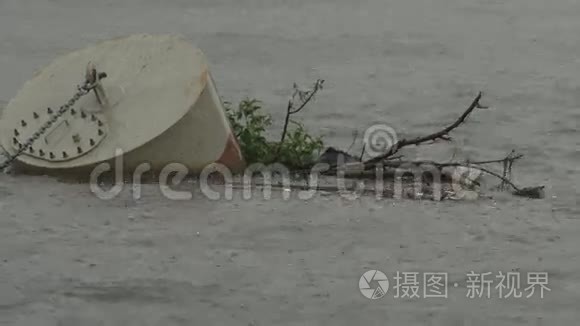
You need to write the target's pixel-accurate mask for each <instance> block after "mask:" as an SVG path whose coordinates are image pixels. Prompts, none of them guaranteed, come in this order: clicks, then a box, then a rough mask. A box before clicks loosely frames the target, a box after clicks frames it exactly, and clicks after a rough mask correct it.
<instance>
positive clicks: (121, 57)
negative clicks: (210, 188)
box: [0, 35, 209, 168]
mask: <svg viewBox="0 0 580 326" xmlns="http://www.w3.org/2000/svg"><path fill="white" fill-rule="evenodd" d="M89 63H92V64H94V66H95V67H96V68H97V69H98V71H100V72H104V73H106V75H107V77H106V78H105V79H103V80H102V89H103V90H104V93H105V94H106V97H107V100H108V103H107V105H104V104H103V103H102V101H100V100H99V98H98V97H97V96H96V94H95V93H94V92H90V93H89V94H87V95H85V96H83V97H82V98H80V99H79V100H78V102H77V103H76V104H75V105H74V106H73V108H72V109H71V110H69V111H70V112H67V113H65V114H64V115H63V116H62V117H61V118H60V119H59V120H58V121H56V122H55V123H54V125H52V126H51V128H49V129H48V130H46V132H45V133H44V134H43V135H42V136H41V137H40V138H39V139H37V140H36V141H35V142H34V144H33V145H32V149H31V150H29V151H26V152H25V153H24V154H23V155H21V156H19V158H18V160H20V161H23V162H24V163H27V164H31V165H34V166H40V167H50V168H69V167H77V166H85V165H90V164H93V163H98V162H102V161H106V160H109V159H112V158H114V156H115V155H116V150H117V149H121V150H122V151H123V152H125V153H127V152H130V151H132V150H134V149H136V148H138V147H140V146H143V145H144V144H146V143H147V142H149V141H151V140H152V139H153V138H155V137H157V136H159V135H161V134H162V133H163V132H165V131H166V130H168V129H169V128H171V127H172V126H173V125H174V124H175V123H176V122H177V121H179V120H180V119H181V118H182V117H183V116H184V115H185V114H186V113H187V112H188V111H189V110H190V109H192V108H193V106H194V104H195V102H196V101H197V99H198V97H199V95H200V94H201V92H202V90H203V89H204V88H205V86H206V84H207V82H208V78H209V76H208V68H207V64H206V61H205V58H204V56H203V54H202V52H201V51H200V50H199V49H196V48H195V47H193V46H192V45H191V44H189V43H188V42H186V41H185V40H183V39H182V38H181V37H179V36H173V35H134V36H130V37H126V38H119V39H114V40H110V41H104V42H101V43H99V44H96V45H93V46H90V47H87V48H85V49H82V50H79V51H76V52H73V53H70V54H68V55H65V56H62V57H60V58H58V59H56V60H55V61H54V62H53V63H51V64H50V65H49V66H48V67H46V68H44V69H42V70H41V71H40V72H38V73H37V74H36V75H35V76H34V78H32V79H31V80H29V81H28V82H27V83H26V84H25V85H24V86H23V88H22V89H21V90H20V92H19V93H18V94H17V95H16V97H14V98H13V99H12V100H11V101H10V102H9V103H8V105H7V107H6V108H5V109H4V112H3V115H2V120H1V121H0V128H1V129H0V139H1V143H2V147H3V148H4V149H5V150H7V151H8V152H10V153H15V151H16V150H17V149H18V146H19V145H18V144H19V143H23V142H24V141H25V140H26V139H27V138H28V137H29V136H30V135H32V134H34V132H35V131H36V129H35V128H38V127H40V126H41V125H42V124H43V123H44V122H46V121H47V120H48V119H49V117H50V110H54V111H56V110H58V109H59V107H60V106H62V105H63V104H65V103H66V102H67V101H69V100H70V98H71V97H72V96H73V95H74V94H75V92H76V91H77V86H78V85H80V84H82V83H83V82H84V77H85V69H86V68H87V64H89ZM41 151H42V152H41ZM51 152H52V155H51V154H50V153H51Z"/></svg>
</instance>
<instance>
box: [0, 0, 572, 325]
mask: <svg viewBox="0 0 580 326" xmlns="http://www.w3.org/2000/svg"><path fill="white" fill-rule="evenodd" d="M579 14H580V6H579V5H578V3H577V1H574V0H554V1H550V2H546V1H540V0H513V1H500V0H495V1H475V0H467V1H466V0H441V1H426V0H411V1H392V0H389V1H379V0H363V1H346V0H335V1H326V0H314V1H313V0H311V1H304V0H298V1H282V0H273V1H272V0H271V1H265V0H240V1H235V2H230V1H223V0H214V1H205V0H203V1H185V0H167V1H163V2H155V1H151V0H127V1H98V2H97V1H73V0H52V1H41V0H29V1H22V0H0V106H3V105H5V103H6V102H7V101H9V100H10V98H12V97H13V96H14V95H15V94H16V92H17V91H18V89H19V88H20V87H21V86H22V84H23V83H24V82H25V81H26V80H27V79H29V78H31V76H33V74H34V72H35V71H36V70H37V69H39V68H41V67H43V66H45V65H46V64H48V63H49V62H50V61H51V60H53V59H54V58H55V57H56V56H58V55H62V54H65V53H67V52H69V51H72V50H74V49H77V48H80V47H84V46H85V45H87V44H89V43H93V42H96V41H99V40H103V39H108V38H113V37H117V36H122V35H127V34H132V33H143V32H149V33H166V32H170V33H181V34H183V35H185V36H186V37H187V38H188V39H189V40H191V41H192V42H194V43H196V44H197V45H199V46H200V47H201V48H202V49H203V51H204V52H205V53H206V54H207V56H208V58H209V60H210V62H211V71H212V74H213V76H214V78H215V80H216V82H217V85H218V88H219V91H220V94H221V96H222V97H224V99H227V100H230V101H234V102H235V101H238V100H240V99H242V98H243V97H245V96H249V97H257V98H259V99H262V100H263V101H264V106H265V107H266V108H267V109H268V110H269V111H270V112H271V113H272V114H273V116H274V118H275V119H276V121H278V125H276V126H274V127H279V124H280V121H281V118H282V117H283V112H284V109H285V103H286V100H287V98H288V96H289V90H290V88H291V86H292V83H293V82H297V83H299V84H303V85H304V84H308V83H310V82H313V81H314V80H315V79H316V78H324V79H325V80H326V84H325V85H326V87H325V89H324V90H323V91H322V92H321V93H320V95H319V96H318V97H317V99H316V102H315V103H313V105H311V106H310V107H309V108H308V109H307V110H305V111H304V113H303V114H302V115H301V118H302V119H303V121H304V123H305V124H306V126H307V128H308V129H309V130H312V131H314V132H315V133H319V134H321V135H323V136H324V137H325V140H326V142H327V143H328V144H329V145H332V146H335V147H338V148H346V147H348V146H349V145H350V143H351V140H352V134H353V132H354V131H355V130H358V131H359V132H362V131H364V129H365V128H366V127H368V126H371V125H373V124H377V123H386V124H388V125H391V126H392V127H394V128H395V129H396V131H397V132H398V133H399V135H401V136H409V135H417V134H420V133H424V132H426V131H431V130H435V129H437V128H438V127H440V126H441V125H444V124H446V123H448V122H449V121H451V120H452V119H454V118H455V117H456V116H457V114H460V113H461V112H462V111H463V110H464V108H465V107H466V106H467V105H468V104H469V103H470V101H471V99H472V98H473V97H474V96H475V95H476V94H477V92H478V91H480V90H481V91H484V93H485V95H484V100H483V102H484V104H487V105H489V106H491V109H489V110H486V111H478V112H476V113H475V114H474V115H473V116H472V117H470V118H469V120H468V122H467V123H466V124H465V125H464V126H462V127H461V128H460V129H458V130H457V131H456V132H454V133H453V136H454V139H455V141H454V142H453V143H452V144H440V145H434V146H428V147H420V148H413V149H412V150H410V151H408V152H407V155H408V156H409V157H410V158H417V159H424V158H433V159H439V160H446V159H449V158H450V157H453V155H455V157H463V158H471V159H489V158H497V157H502V156H503V155H505V154H506V153H507V152H509V151H510V150H511V149H517V150H518V151H519V152H521V153H523V154H525V155H526V158H525V159H524V160H523V161H522V162H520V163H519V164H518V165H517V167H516V175H515V180H516V181H517V182H518V183H519V184H522V185H536V184H544V185H546V195H547V197H546V199H544V200H526V199H522V198H515V197H513V196H510V195H504V194H495V195H494V199H485V200H478V201H473V202H472V201H469V202H459V203H458V202H441V203H434V202H417V201H394V200H381V201H377V200H375V199H374V198H373V197H364V198H362V199H357V200H348V199H345V198H342V197H340V196H334V195H324V194H323V195H320V196H317V197H315V198H313V199H310V200H307V201H302V200H297V199H295V198H294V199H292V200H283V199H282V198H280V196H279V194H278V195H276V194H274V198H273V199H271V200H263V199H260V198H254V199H251V200H243V199H241V197H240V196H238V195H236V196H234V199H233V200H218V201H212V200H208V199H207V198H204V197H203V196H202V195H201V194H200V192H199V189H198V190H195V191H193V190H192V193H193V194H194V195H193V198H192V199H189V200H185V201H169V200H166V199H164V198H163V196H161V194H160V191H159V189H158V188H157V187H156V186H155V185H148V186H145V187H144V188H143V189H142V191H143V192H142V194H143V196H142V198H141V199H140V200H137V201H136V200H133V199H132V197H131V193H130V192H129V190H128V189H125V191H124V192H123V193H122V195H120V196H119V197H117V198H115V199H113V200H109V201H103V200H100V199H98V198H96V197H95V196H94V195H93V194H92V193H91V192H90V189H89V188H88V186H86V185H75V184H63V183H59V182H57V181H56V180H54V179H51V178H43V177H25V176H22V177H11V176H1V177H0V182H1V184H0V323H3V324H6V325H26V326H30V325H329V324H332V325H352V324H355V323H356V324H359V325H574V324H576V323H577V318H578V312H577V308H578V304H577V302H578V300H579V299H580V263H579V260H578V256H579V253H580V252H579V250H580V249H579V248H580V247H579V246H578V233H579V232H580V208H579V205H578V184H579V182H580V178H579V177H578V171H579V168H578V162H579V159H580V154H579V151H578V148H579V145H580V142H579V139H580V137H579V131H578V121H579V119H580V111H579V108H578V107H579V104H580V74H579V68H578V67H579V64H580V61H579V56H578V54H579V53H580V43H579V42H578V32H580V20H579V19H578V16H579ZM71 86H72V85H71ZM276 130H277V129H275V128H274V129H273V131H272V135H277V134H276ZM359 150H360V142H359V143H357V145H355V146H354V147H353V151H354V152H356V151H359ZM192 187H194V188H195V187H196V185H192ZM371 269H378V270H381V271H383V272H384V273H385V274H387V276H388V277H389V278H390V280H391V288H390V289H389V290H388V291H387V295H386V296H385V297H384V298H382V299H379V300H369V299H366V298H364V297H363V296H362V294H361V292H360V291H359V278H360V276H361V275H362V274H363V272H365V271H367V270H371ZM398 271H399V272H418V273H420V274H419V275H420V276H421V275H423V273H428V272H444V273H448V282H447V284H448V297H447V298H439V299H434V298H430V299H428V298H424V297H423V293H422V288H421V289H420V292H419V294H421V297H420V298H412V299H409V298H395V296H396V292H395V289H394V288H393V286H394V285H395V279H394V277H393V276H395V275H396V272H398ZM471 271H474V272H476V273H484V272H491V273H492V274H491V275H492V276H496V275H497V274H498V273H499V272H500V271H502V272H504V273H506V272H511V271H513V272H516V273H520V274H521V277H522V288H523V287H524V284H523V283H526V281H527V279H526V277H527V275H528V274H527V273H530V272H547V273H548V275H549V284H548V286H549V288H550V289H551V291H549V292H546V293H545V297H544V298H543V299H541V298H539V294H536V295H535V296H533V297H531V298H525V295H524V298H508V299H502V298H499V293H498V290H497V289H495V288H493V289H492V290H491V294H490V296H491V298H489V299H486V298H469V297H467V294H468V291H469V289H468V283H467V274H468V273H469V272H471ZM419 281H421V282H420V284H421V285H423V282H422V279H421V278H420V279H419ZM494 282H495V283H494V285H496V284H497V280H495V279H494ZM456 283H457V287H455V284H456Z"/></svg>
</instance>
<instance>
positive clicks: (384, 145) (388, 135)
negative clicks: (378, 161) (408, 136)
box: [363, 124, 398, 157]
mask: <svg viewBox="0 0 580 326" xmlns="http://www.w3.org/2000/svg"><path fill="white" fill-rule="evenodd" d="M363 141H364V144H365V150H366V152H367V154H368V155H369V156H371V157H377V156H380V155H383V154H385V153H388V152H389V151H390V150H391V148H393V146H395V145H396V144H397V142H398V138H397V132H396V131H395V129H393V128H392V127H390V126H387V125H385V124H379V125H374V126H371V127H369V128H368V129H367V130H365V134H364V138H363Z"/></svg>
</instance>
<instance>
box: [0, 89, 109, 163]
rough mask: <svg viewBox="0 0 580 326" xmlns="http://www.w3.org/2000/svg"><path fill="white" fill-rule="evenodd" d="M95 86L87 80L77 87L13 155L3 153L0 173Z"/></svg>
mask: <svg viewBox="0 0 580 326" xmlns="http://www.w3.org/2000/svg"><path fill="white" fill-rule="evenodd" d="M96 86H97V82H91V81H89V80H87V81H86V82H85V83H84V84H83V85H82V86H77V92H76V93H75V94H74V95H73V97H72V98H71V99H70V100H68V101H67V102H66V103H65V104H64V105H63V106H61V107H60V108H59V109H58V111H57V112H56V113H55V114H53V115H52V116H51V118H50V119H49V120H48V121H47V122H46V123H45V124H44V125H42V127H40V128H39V129H38V130H37V131H36V132H35V133H34V134H32V136H31V137H30V138H29V139H28V140H27V141H26V142H24V143H23V144H21V146H20V148H19V149H18V151H16V153H14V154H13V155H10V154H8V153H7V152H6V153H5V156H6V160H5V161H4V162H2V163H1V164H0V171H4V169H6V168H7V167H8V166H10V165H11V164H12V162H14V160H15V159H16V158H18V157H19V156H20V155H22V153H24V152H25V151H26V150H28V148H30V146H32V144H33V143H34V142H35V141H36V140H37V139H38V138H40V136H42V135H43V134H44V133H45V132H46V131H47V130H48V129H49V128H50V127H51V126H52V125H53V124H54V123H55V122H56V121H57V120H58V119H59V118H60V117H62V116H63V115H64V114H65V113H66V112H67V111H68V110H69V109H70V108H71V107H73V106H74V105H75V104H76V102H77V101H78V100H79V99H80V98H81V97H83V96H85V95H87V94H88V93H89V92H90V91H91V90H93V89H94V88H95V87H96Z"/></svg>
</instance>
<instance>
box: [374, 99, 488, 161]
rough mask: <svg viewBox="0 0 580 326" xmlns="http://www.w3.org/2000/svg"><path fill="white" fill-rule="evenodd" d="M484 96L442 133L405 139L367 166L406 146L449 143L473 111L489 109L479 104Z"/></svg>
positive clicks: (473, 102) (475, 101)
mask: <svg viewBox="0 0 580 326" xmlns="http://www.w3.org/2000/svg"><path fill="white" fill-rule="evenodd" d="M482 95H483V94H482V93H481V92H479V94H478V95H477V96H476V97H475V99H474V100H473V101H472V103H471V105H469V107H468V108H467V110H465V112H463V114H462V115H461V116H460V117H459V118H458V119H457V120H456V121H455V122H454V123H452V124H451V125H449V126H448V127H447V128H445V129H443V130H441V131H438V132H435V133H432V134H429V135H426V136H420V137H416V138H413V139H405V138H403V139H401V140H399V141H398V142H397V143H396V144H395V145H393V147H391V148H390V149H389V151H388V152H387V153H385V154H383V155H380V156H377V157H374V158H371V159H369V160H367V161H366V162H365V165H366V164H374V163H377V162H380V161H382V160H384V159H386V158H388V157H389V156H391V155H393V154H395V153H396V152H398V151H399V150H400V149H401V148H403V147H406V146H411V145H420V144H422V143H425V142H428V141H435V140H437V139H443V140H447V141H449V140H450V138H449V136H448V134H449V132H451V131H452V130H453V129H455V128H457V127H459V126H460V125H461V124H462V123H463V122H465V119H467V117H468V116H469V115H470V114H471V112H473V110H475V109H485V108H487V107H484V106H482V105H481V104H479V101H480V100H481V97H482Z"/></svg>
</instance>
